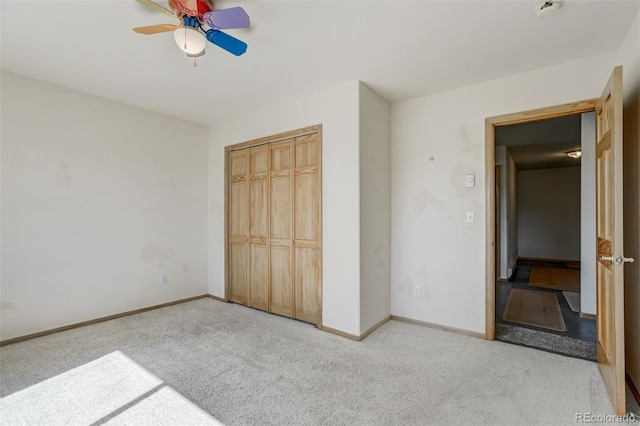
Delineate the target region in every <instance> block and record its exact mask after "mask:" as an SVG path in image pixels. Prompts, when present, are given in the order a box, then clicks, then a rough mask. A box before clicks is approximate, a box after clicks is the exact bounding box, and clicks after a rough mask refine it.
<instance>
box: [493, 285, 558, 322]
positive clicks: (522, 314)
mask: <svg viewBox="0 0 640 426" xmlns="http://www.w3.org/2000/svg"><path fill="white" fill-rule="evenodd" d="M502 319H503V320H505V321H511V322H517V323H521V324H529V325H534V326H536V327H542V328H548V329H550V330H556V331H567V327H566V326H565V324H564V318H562V311H561V310H560V304H559V303H558V297H557V296H556V295H555V294H554V293H547V292H542V291H531V290H520V289H513V290H511V292H510V293H509V298H508V299H507V305H506V307H505V309H504V315H503V316H502Z"/></svg>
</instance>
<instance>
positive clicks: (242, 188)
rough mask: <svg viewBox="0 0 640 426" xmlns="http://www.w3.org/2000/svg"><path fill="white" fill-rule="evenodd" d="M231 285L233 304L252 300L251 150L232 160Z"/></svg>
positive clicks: (235, 152) (230, 213)
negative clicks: (250, 278)
mask: <svg viewBox="0 0 640 426" xmlns="http://www.w3.org/2000/svg"><path fill="white" fill-rule="evenodd" d="M229 163H230V164H229V168H230V182H229V215H230V217H231V218H232V220H231V221H230V226H229V263H230V267H229V282H230V292H231V297H230V298H231V301H232V302H234V303H240V304H243V305H246V304H247V301H248V298H249V268H248V267H247V265H249V192H250V189H249V150H242V151H233V152H231V154H230V159H229Z"/></svg>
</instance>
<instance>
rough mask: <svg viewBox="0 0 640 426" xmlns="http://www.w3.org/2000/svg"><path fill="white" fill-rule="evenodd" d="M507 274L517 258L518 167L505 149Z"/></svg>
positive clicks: (511, 270) (510, 272) (509, 273)
mask: <svg viewBox="0 0 640 426" xmlns="http://www.w3.org/2000/svg"><path fill="white" fill-rule="evenodd" d="M507 241H508V244H507V248H508V253H507V276H508V277H509V278H511V275H512V274H513V268H514V267H515V265H516V261H517V260H518V169H517V168H516V162H515V161H514V160H513V157H512V156H511V154H509V150H507Z"/></svg>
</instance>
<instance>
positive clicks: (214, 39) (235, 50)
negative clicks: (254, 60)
mask: <svg viewBox="0 0 640 426" xmlns="http://www.w3.org/2000/svg"><path fill="white" fill-rule="evenodd" d="M207 40H209V41H210V42H211V43H213V44H215V45H216V46H218V47H221V48H222V49H224V50H226V51H227V52H229V53H232V54H234V55H236V56H240V55H242V54H243V53H244V52H246V51H247V43H245V42H244V41H240V40H238V39H237V38H235V37H232V36H230V35H229V34H225V33H223V32H222V31H218V30H209V31H207Z"/></svg>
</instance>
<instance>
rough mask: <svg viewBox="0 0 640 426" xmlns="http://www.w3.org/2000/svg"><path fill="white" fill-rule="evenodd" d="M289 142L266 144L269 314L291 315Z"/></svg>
mask: <svg viewBox="0 0 640 426" xmlns="http://www.w3.org/2000/svg"><path fill="white" fill-rule="evenodd" d="M292 141H293V140H292V139H289V140H285V141H281V142H276V143H273V144H270V147H269V151H270V154H269V155H270V172H269V173H270V192H269V204H270V206H271V207H270V230H271V231H270V232H271V234H270V247H271V276H270V278H271V287H270V291H271V306H270V310H271V312H273V313H276V314H279V315H284V316H287V317H292V316H293V280H292V267H293V263H292V262H293V252H292V245H293V237H292V220H291V209H292V204H291V169H292V166H293V164H292V160H293V158H292V155H291V146H292Z"/></svg>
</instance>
